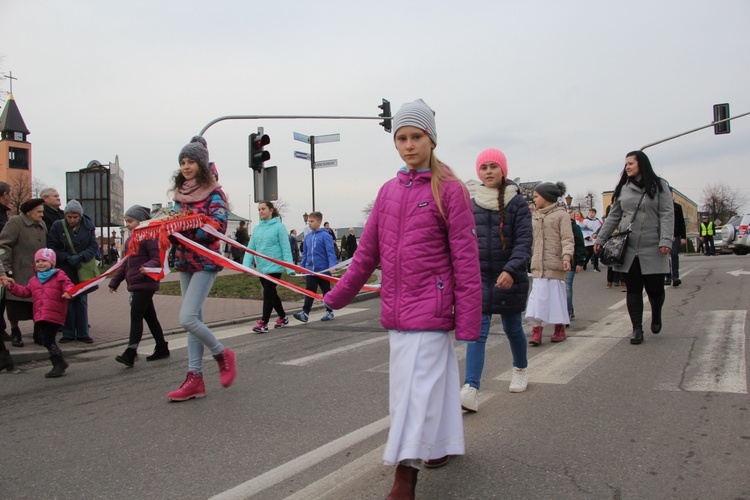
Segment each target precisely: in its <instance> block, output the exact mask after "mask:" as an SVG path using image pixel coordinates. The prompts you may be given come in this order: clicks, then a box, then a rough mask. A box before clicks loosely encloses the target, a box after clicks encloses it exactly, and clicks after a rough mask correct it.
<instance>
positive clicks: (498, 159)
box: [477, 148, 508, 179]
mask: <svg viewBox="0 0 750 500" xmlns="http://www.w3.org/2000/svg"><path fill="white" fill-rule="evenodd" d="M487 162H490V163H497V164H498V165H500V170H502V171H503V177H505V178H506V179H507V178H508V160H506V159H505V154H504V153H503V152H502V151H500V150H499V149H493V148H489V149H485V150H484V151H482V152H481V153H479V156H478V157H477V176H479V169H480V168H482V165H484V164H485V163H487Z"/></svg>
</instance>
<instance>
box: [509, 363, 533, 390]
mask: <svg viewBox="0 0 750 500" xmlns="http://www.w3.org/2000/svg"><path fill="white" fill-rule="evenodd" d="M527 385H529V378H528V376H527V375H526V368H516V367H513V378H512V379H511V381H510V387H509V388H508V390H509V391H510V392H523V391H525V390H526V386H527Z"/></svg>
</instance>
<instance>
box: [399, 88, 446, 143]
mask: <svg viewBox="0 0 750 500" xmlns="http://www.w3.org/2000/svg"><path fill="white" fill-rule="evenodd" d="M401 127H417V128H418V129H420V130H424V131H425V132H427V135H429V136H430V139H432V142H433V143H434V144H435V146H437V128H436V127H435V112H434V111H433V110H432V109H431V108H430V107H429V106H428V105H427V103H426V102H424V101H423V100H422V99H417V100H416V101H412V102H407V103H405V104H404V105H403V106H401V109H399V110H398V111H397V112H396V114H395V115H394V117H393V135H394V137H395V136H396V132H398V129H400V128H401Z"/></svg>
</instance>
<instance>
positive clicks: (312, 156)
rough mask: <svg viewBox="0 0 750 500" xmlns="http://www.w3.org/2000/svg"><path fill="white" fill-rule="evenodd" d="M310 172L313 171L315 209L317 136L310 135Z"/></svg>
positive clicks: (313, 201) (313, 207)
mask: <svg viewBox="0 0 750 500" xmlns="http://www.w3.org/2000/svg"><path fill="white" fill-rule="evenodd" d="M310 172H312V209H313V212H314V211H315V136H312V135H311V136H310Z"/></svg>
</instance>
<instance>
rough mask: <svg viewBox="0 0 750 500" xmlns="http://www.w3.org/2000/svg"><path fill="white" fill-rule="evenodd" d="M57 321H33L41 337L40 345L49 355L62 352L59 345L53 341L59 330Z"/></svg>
mask: <svg viewBox="0 0 750 500" xmlns="http://www.w3.org/2000/svg"><path fill="white" fill-rule="evenodd" d="M61 326H62V325H58V324H57V323H50V322H49V321H36V322H34V328H35V329H36V331H37V332H38V333H39V336H40V337H41V338H42V345H43V346H44V347H45V349H47V352H49V355H50V356H57V355H58V354H62V351H61V350H60V347H59V346H58V345H57V342H55V337H56V336H57V332H58V331H60V327H61Z"/></svg>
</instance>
